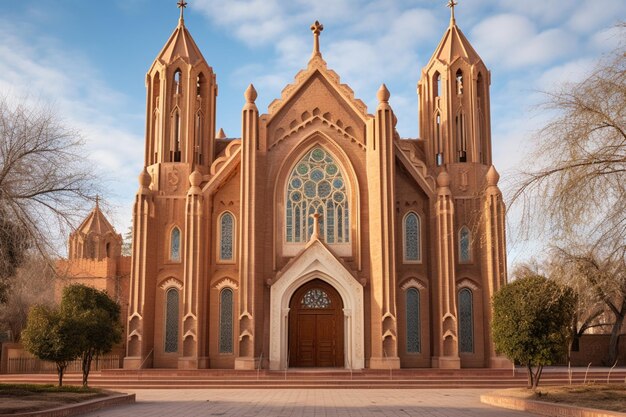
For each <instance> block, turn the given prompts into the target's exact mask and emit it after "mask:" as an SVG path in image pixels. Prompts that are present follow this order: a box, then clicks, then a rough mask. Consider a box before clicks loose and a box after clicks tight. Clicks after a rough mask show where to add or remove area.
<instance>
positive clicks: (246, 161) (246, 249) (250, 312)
mask: <svg viewBox="0 0 626 417" xmlns="http://www.w3.org/2000/svg"><path fill="white" fill-rule="evenodd" d="M244 97H245V99H246V104H245V105H244V106H243V110H242V121H241V128H242V137H241V142H242V143H241V147H242V149H241V188H240V204H241V208H240V217H241V219H240V227H239V236H240V239H239V332H240V333H239V338H238V340H239V352H238V356H237V358H236V359H235V368H236V369H254V366H255V348H254V346H255V340H254V334H255V320H254V316H255V314H254V313H255V302H254V301H255V300H254V290H255V265H256V259H255V242H256V239H255V229H256V227H255V216H254V212H255V207H256V194H255V193H256V186H255V179H256V156H257V155H256V151H257V144H258V142H259V111H258V109H257V107H256V104H254V101H255V100H256V98H257V92H256V90H255V89H254V86H253V85H252V84H250V86H248V88H247V89H246V92H245V94H244Z"/></svg>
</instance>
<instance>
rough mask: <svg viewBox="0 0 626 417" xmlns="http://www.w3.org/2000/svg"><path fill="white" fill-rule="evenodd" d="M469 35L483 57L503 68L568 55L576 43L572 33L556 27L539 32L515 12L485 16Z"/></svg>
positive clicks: (544, 62)
mask: <svg viewBox="0 0 626 417" xmlns="http://www.w3.org/2000/svg"><path fill="white" fill-rule="evenodd" d="M472 34H473V37H472V38H473V39H474V44H475V48H476V49H477V50H478V51H480V55H481V56H482V57H483V59H485V61H487V62H493V63H496V64H497V65H502V66H503V67H505V68H523V67H527V66H532V65H535V66H537V65H545V64H548V63H550V62H554V61H556V60H558V59H561V58H563V57H565V56H567V55H569V54H571V53H572V51H573V50H574V48H575V42H576V38H575V36H573V35H572V34H571V33H567V32H566V31H564V30H563V29H560V28H554V29H547V30H544V31H541V32H539V31H538V30H537V28H536V26H535V24H534V23H533V22H531V21H530V20H529V19H528V18H527V17H525V16H521V15H516V14H500V15H496V16H493V17H490V18H487V19H485V20H483V21H482V22H481V23H479V24H478V25H477V26H476V27H475V28H474V29H473V31H472Z"/></svg>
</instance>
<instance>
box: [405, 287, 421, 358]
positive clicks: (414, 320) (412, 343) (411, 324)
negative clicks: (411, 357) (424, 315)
mask: <svg viewBox="0 0 626 417" xmlns="http://www.w3.org/2000/svg"><path fill="white" fill-rule="evenodd" d="M406 351H407V352H408V353H419V352H420V293H419V291H418V290H417V289H416V288H409V289H408V290H407V292H406Z"/></svg>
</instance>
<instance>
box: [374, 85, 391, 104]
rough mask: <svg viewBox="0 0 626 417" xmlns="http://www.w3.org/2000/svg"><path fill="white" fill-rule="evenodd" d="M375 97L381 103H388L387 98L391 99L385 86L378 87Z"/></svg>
mask: <svg viewBox="0 0 626 417" xmlns="http://www.w3.org/2000/svg"><path fill="white" fill-rule="evenodd" d="M376 97H377V98H378V101H380V102H381V103H387V102H389V97H391V94H389V90H388V89H387V86H386V85H385V84H381V85H380V88H379V89H378V93H376Z"/></svg>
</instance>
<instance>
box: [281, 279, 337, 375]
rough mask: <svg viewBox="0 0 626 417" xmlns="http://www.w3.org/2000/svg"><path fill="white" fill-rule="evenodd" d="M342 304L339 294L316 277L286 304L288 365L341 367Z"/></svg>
mask: <svg viewBox="0 0 626 417" xmlns="http://www.w3.org/2000/svg"><path fill="white" fill-rule="evenodd" d="M343 327H344V326H343V303H342V301H341V297H340V296H339V293H337V291H336V290H335V289H334V288H333V287H332V286H331V285H329V284H327V283H326V282H324V281H322V280H319V279H315V280H312V281H309V282H307V283H306V284H304V285H303V286H302V287H300V288H299V289H298V290H297V291H296V292H295V293H294V295H293V297H292V298H291V301H290V303H289V366H290V367H320V368H327V367H343V366H344V358H343V331H344V329H343Z"/></svg>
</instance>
